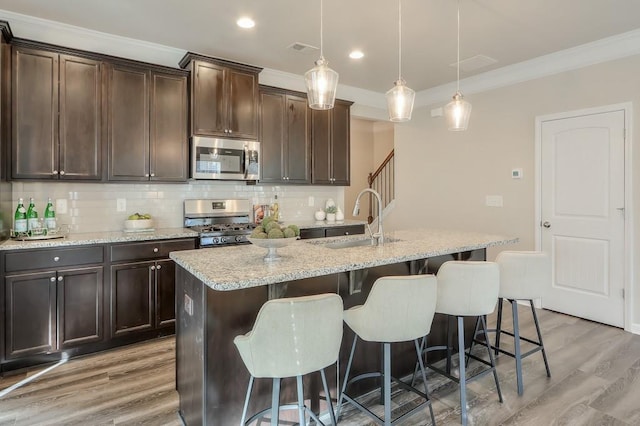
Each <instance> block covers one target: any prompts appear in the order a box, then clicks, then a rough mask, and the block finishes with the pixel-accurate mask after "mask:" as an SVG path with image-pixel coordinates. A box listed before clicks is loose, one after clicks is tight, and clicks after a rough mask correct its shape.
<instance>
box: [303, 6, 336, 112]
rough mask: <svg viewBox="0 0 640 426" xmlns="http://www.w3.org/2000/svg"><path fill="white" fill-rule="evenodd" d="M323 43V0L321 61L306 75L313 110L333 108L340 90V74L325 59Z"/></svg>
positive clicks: (310, 104)
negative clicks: (337, 91) (338, 89)
mask: <svg viewBox="0 0 640 426" xmlns="http://www.w3.org/2000/svg"><path fill="white" fill-rule="evenodd" d="M322 42H323V40H322V0H320V59H318V60H317V61H316V62H315V64H316V66H315V67H313V68H311V69H310V70H309V71H307V72H306V73H305V75H304V79H305V83H306V85H307V99H308V101H309V107H310V108H311V109H331V108H333V104H334V102H335V100H336V89H337V88H338V73H337V72H335V71H334V70H332V69H331V68H329V63H328V62H327V61H326V60H325V59H324V55H323V50H322V48H323V45H322Z"/></svg>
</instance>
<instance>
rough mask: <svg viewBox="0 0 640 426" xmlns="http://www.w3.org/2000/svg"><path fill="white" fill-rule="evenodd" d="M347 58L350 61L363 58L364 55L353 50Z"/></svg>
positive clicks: (359, 51)
mask: <svg viewBox="0 0 640 426" xmlns="http://www.w3.org/2000/svg"><path fill="white" fill-rule="evenodd" d="M349 57H350V58H351V59H361V58H363V57H364V53H362V51H361V50H354V51H353V52H351V53H349Z"/></svg>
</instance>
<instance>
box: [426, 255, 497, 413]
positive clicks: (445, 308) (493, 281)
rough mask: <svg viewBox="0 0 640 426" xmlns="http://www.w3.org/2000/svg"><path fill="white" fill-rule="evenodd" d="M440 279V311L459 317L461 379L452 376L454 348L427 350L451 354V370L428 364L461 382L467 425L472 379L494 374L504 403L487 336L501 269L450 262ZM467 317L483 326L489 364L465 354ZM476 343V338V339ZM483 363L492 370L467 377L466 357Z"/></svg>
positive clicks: (449, 365) (438, 309)
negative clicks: (469, 386)
mask: <svg viewBox="0 0 640 426" xmlns="http://www.w3.org/2000/svg"><path fill="white" fill-rule="evenodd" d="M437 279H438V303H437V305H436V312H437V313H440V314H445V315H450V316H452V317H456V319H457V326H458V368H459V376H458V377H455V376H453V375H452V374H451V370H450V367H451V348H450V347H449V345H447V346H431V347H428V348H426V349H425V351H426V352H430V351H433V350H446V351H447V368H446V370H443V369H441V368H438V367H436V366H434V365H433V364H427V367H429V368H430V369H432V370H434V371H436V372H438V373H440V374H442V375H444V376H445V377H448V378H449V379H451V380H453V381H455V382H457V383H458V384H459V387H460V410H461V421H462V424H463V425H466V424H467V418H468V415H467V383H468V382H470V381H471V380H475V379H477V378H480V377H482V376H484V375H486V374H488V373H493V377H494V380H495V382H496V389H497V391H498V398H499V400H500V402H502V392H501V390H500V382H499V381H498V373H497V372H496V367H495V360H494V357H493V351H492V350H491V349H490V348H491V347H490V346H489V343H488V342H489V339H488V336H487V324H486V321H485V316H486V315H488V314H490V313H492V312H493V311H494V310H495V306H496V302H497V300H498V290H499V287H500V268H499V267H498V264H497V263H494V262H477V261H449V262H445V263H443V264H442V266H441V267H440V270H439V271H438V275H437ZM464 317H478V321H479V323H480V324H481V325H482V333H483V334H484V335H485V339H486V340H485V342H483V344H484V345H485V346H486V347H487V352H488V353H489V360H490V361H489V362H487V361H485V360H483V359H482V358H478V357H476V356H474V355H471V353H470V352H471V350H469V353H467V354H465V338H464ZM472 341H473V338H472ZM465 355H466V357H469V358H473V359H475V360H477V361H480V362H482V363H484V364H486V365H487V366H489V368H487V369H485V370H483V371H481V372H479V373H477V374H475V375H474V376H472V377H467V374H466V359H465V358H466V357H465Z"/></svg>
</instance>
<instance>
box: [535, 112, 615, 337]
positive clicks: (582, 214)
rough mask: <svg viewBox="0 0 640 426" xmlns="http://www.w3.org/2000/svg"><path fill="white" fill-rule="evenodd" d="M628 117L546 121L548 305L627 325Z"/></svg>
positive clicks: (543, 232)
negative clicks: (551, 264) (626, 120)
mask: <svg viewBox="0 0 640 426" xmlns="http://www.w3.org/2000/svg"><path fill="white" fill-rule="evenodd" d="M624 129H625V111H624V110H617V111H610V112H603V113H598V114H589V115H582V116H576V117H570V118H562V119H555V120H543V121H541V122H540V129H539V131H540V135H541V136H540V144H541V146H540V149H541V156H540V163H541V175H540V179H541V180H540V190H541V195H540V204H541V212H540V213H541V216H540V217H541V223H540V225H541V226H542V228H541V239H540V241H541V246H542V250H543V251H545V252H547V253H549V254H550V255H551V259H552V262H553V267H552V270H553V278H552V283H551V285H550V288H548V289H547V291H545V293H544V294H545V295H544V297H543V298H542V306H543V307H544V308H548V309H551V310H554V311H558V312H564V313H567V314H570V315H575V316H578V317H581V318H586V319H590V320H594V321H598V322H601V323H605V324H610V325H613V326H616V327H623V326H624V300H623V297H624V295H623V289H624V255H625V253H624V246H625V242H624V137H625V130H624Z"/></svg>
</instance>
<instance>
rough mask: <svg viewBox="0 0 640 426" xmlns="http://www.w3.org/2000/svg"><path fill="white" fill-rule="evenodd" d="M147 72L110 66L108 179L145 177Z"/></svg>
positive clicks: (141, 179)
mask: <svg viewBox="0 0 640 426" xmlns="http://www.w3.org/2000/svg"><path fill="white" fill-rule="evenodd" d="M150 76H151V73H150V72H149V71H147V70H143V69H138V68H128V67H123V66H120V65H113V66H112V68H111V72H110V78H109V83H108V84H109V99H108V102H109V118H108V134H109V159H108V160H109V173H108V178H109V180H140V181H144V180H149V80H150V78H151V77H150Z"/></svg>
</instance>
